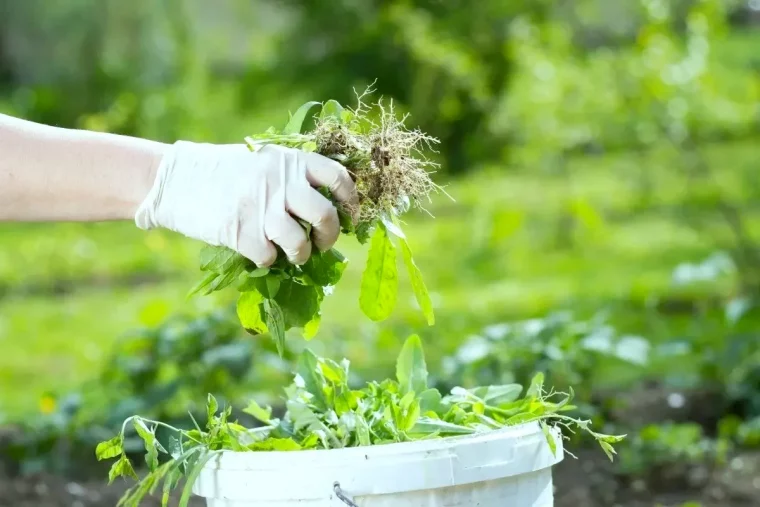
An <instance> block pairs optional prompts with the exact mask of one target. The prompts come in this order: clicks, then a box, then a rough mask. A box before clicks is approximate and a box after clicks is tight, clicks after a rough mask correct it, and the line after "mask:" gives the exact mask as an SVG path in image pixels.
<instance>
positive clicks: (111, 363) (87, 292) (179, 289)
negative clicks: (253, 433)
mask: <svg viewBox="0 0 760 507" xmlns="http://www.w3.org/2000/svg"><path fill="white" fill-rule="evenodd" d="M756 20H757V15H756V14H753V11H752V10H751V9H749V8H748V7H747V6H746V5H745V3H744V2H740V1H734V0H678V1H671V2H668V1H665V0H639V1H631V2H608V1H605V0H579V1H576V2H560V3H558V2H549V1H545V0H541V1H536V0H533V1H528V0H520V1H511V2H505V1H499V0H484V1H481V2H477V3H472V2H465V1H463V0H452V1H440V0H382V1H381V0H352V1H338V2H333V3H332V4H330V6H329V7H326V5H325V3H324V2H314V1H296V0H286V1H274V0H253V1H251V0H246V1H243V0H219V1H218V2H214V3H213V4H212V3H208V2H200V1H197V0H169V1H166V2H150V1H148V0H137V1H135V2H132V3H124V2H116V1H115V0H102V1H95V0H76V1H71V2H66V3H55V4H50V3H49V2H43V1H42V0H27V1H26V2H15V1H13V0H0V111H2V112H7V113H10V114H15V115H19V116H22V117H26V118H29V119H32V120H37V121H40V122H45V123H54V124H60V125H65V126H71V127H80V128H87V129H94V130H104V131H112V132H119V133H125V134H131V135H139V136H145V137H149V138H155V139H160V140H164V141H173V140H175V139H180V138H183V139H191V140H203V141H210V142H240V141H242V138H243V136H245V135H248V134H251V133H255V132H257V131H260V130H262V129H264V128H266V127H267V126H269V125H270V124H272V123H273V122H278V121H279V119H280V118H281V117H282V114H283V111H284V110H287V109H290V110H293V109H294V108H295V107H296V106H297V105H299V104H300V103H302V102H303V101H304V100H324V99H327V98H335V99H337V100H339V101H341V102H350V101H351V90H352V87H354V88H357V89H363V88H364V87H365V86H367V85H368V84H370V83H372V82H376V88H377V90H378V93H379V94H382V95H383V96H384V97H386V98H387V99H393V100H394V102H395V104H396V106H397V107H398V108H399V111H401V112H409V113H411V118H410V120H409V121H410V123H411V124H412V125H419V126H420V127H421V128H422V129H423V130H425V131H427V132H430V133H431V134H433V135H435V136H437V137H439V138H441V140H442V144H441V153H440V154H439V155H438V156H439V157H440V159H441V160H440V161H441V162H442V165H443V170H442V171H443V174H440V175H437V176H436V178H437V179H438V181H439V182H440V183H446V184H449V186H448V187H447V190H448V191H449V192H450V193H451V194H452V195H453V196H454V198H455V199H456V202H453V203H452V202H446V201H441V202H435V203H433V204H432V206H431V211H432V212H433V214H434V215H435V217H436V219H435V220H430V219H429V218H426V219H425V220H424V221H423V220H417V219H415V218H414V217H412V218H411V219H410V220H409V224H408V226H405V231H407V234H408V236H409V240H410V243H411V247H412V249H413V250H414V252H415V255H416V257H417V259H418V261H417V262H418V264H419V265H420V268H421V269H422V271H423V272H424V273H425V276H426V282H427V285H428V287H429V289H430V290H431V292H432V296H433V304H434V305H435V307H436V317H437V324H436V326H435V327H433V328H427V327H426V326H424V322H423V321H422V320H421V319H420V317H419V316H418V312H417V309H416V307H415V303H414V302H413V296H412V294H411V293H408V294H401V295H400V299H399V309H398V315H395V316H394V318H392V319H391V320H390V321H389V322H387V323H385V324H384V325H382V326H376V325H373V324H371V323H370V322H368V321H366V319H362V318H360V317H359V316H360V315H361V313H360V310H359V308H358V306H357V304H356V300H357V294H358V286H359V279H360V275H361V273H360V270H358V269H357V266H361V265H362V264H363V263H362V262H361V261H362V260H363V259H362V258H361V253H360V250H358V249H357V248H356V247H355V246H351V245H348V244H346V245H342V244H339V248H340V249H341V251H344V252H345V253H346V254H347V256H348V258H349V260H350V264H349V267H348V269H347V271H346V273H345V275H344V278H345V281H344V282H343V284H344V286H345V287H341V288H340V290H338V291H336V293H335V294H334V295H333V296H331V297H329V298H326V300H325V305H324V318H323V320H322V325H323V330H322V332H321V333H320V338H319V339H317V340H315V341H314V342H312V343H311V344H310V346H312V347H313V348H314V349H315V352H317V353H318V354H320V355H324V356H328V357H348V358H350V359H351V361H352V371H355V372H357V375H359V376H361V377H363V378H373V379H377V378H384V377H386V376H388V375H390V374H392V368H393V359H394V353H393V352H394V351H395V350H397V349H398V344H399V343H400V340H401V338H402V337H404V336H407V335H408V334H410V333H411V332H419V333H420V335H421V336H422V338H423V340H424V342H425V343H426V349H427V351H428V358H427V359H428V365H429V368H430V371H431V375H432V377H433V380H434V381H435V382H436V384H437V385H439V386H441V388H442V389H449V388H450V387H452V386H454V385H458V384H463V385H465V386H473V385H477V384H488V383H503V382H512V381H517V382H523V383H524V382H526V381H527V380H528V379H526V376H527V375H528V374H530V373H532V372H533V371H535V370H541V371H543V372H545V373H546V375H547V384H548V385H550V384H553V385H556V386H557V387H558V388H559V389H567V388H569V387H570V386H572V387H573V388H575V390H576V392H577V394H578V397H579V402H580V403H579V405H580V407H581V409H582V410H584V411H585V412H586V414H587V415H591V416H593V417H594V418H595V420H596V421H598V422H599V423H607V424H612V425H616V426H618V427H619V428H620V429H622V430H623V432H624V431H629V430H630V431H631V435H632V438H631V440H630V443H629V444H628V447H627V448H624V449H621V451H620V454H621V456H625V459H624V460H623V468H621V469H620V470H621V473H625V474H629V475H632V476H638V475H641V474H642V471H649V472H651V471H653V470H659V469H660V468H662V467H669V466H671V465H672V464H673V463H694V462H698V463H706V462H708V463H714V462H715V461H716V457H721V458H722V457H723V456H724V455H725V453H727V452H733V451H734V447H735V446H738V447H742V446H743V447H756V446H758V445H760V436H759V435H760V430H758V428H760V425H759V423H758V421H759V420H760V419H759V418H760V366H759V365H760V355H759V354H760V333H758V329H760V313H758V302H759V301H758V297H759V296H760V243H759V241H760V213H759V211H760V210H759V209H758V203H760V171H758V153H760V152H759V150H758V143H759V142H760V129H759V128H758V127H759V126H760V121H759V120H760V53H758V51H757V48H758V46H759V45H760V30H758V27H757V25H756V23H757V21H756ZM199 246H200V245H198V244H197V243H195V242H192V241H189V240H186V239H183V238H178V237H176V236H175V235H172V234H169V233H166V232H163V231H154V232H152V233H150V234H144V233H142V232H140V231H136V230H134V228H133V227H132V226H131V225H130V224H98V225H91V224H87V225H83V224H57V225H51V224H39V225H35V226H31V225H19V224H15V225H3V226H2V227H0V344H1V346H2V347H3V349H4V350H5V351H7V353H6V354H3V357H2V358H0V383H2V384H3V385H4V386H8V387H9V388H8V389H4V390H3V391H2V392H0V421H1V420H3V419H4V420H10V421H17V420H21V419H23V418H24V416H25V415H26V414H30V413H31V414H35V416H34V419H35V424H36V425H33V428H35V430H34V431H33V432H32V433H33V434H36V435H37V437H38V438H37V439H32V440H31V441H26V442H25V443H24V445H22V446H20V447H18V449H26V451H24V452H25V453H26V454H25V456H26V458H25V459H26V460H27V461H28V462H30V463H31V465H29V467H30V468H32V469H33V468H34V467H35V466H38V465H39V462H38V461H35V460H38V459H39V458H42V459H43V461H44V458H45V456H46V455H47V454H46V453H53V451H52V448H53V447H54V445H53V444H55V443H56V442H58V439H59V437H61V436H64V437H70V438H75V439H79V438H88V439H91V440H92V439H97V438H101V437H102V435H101V434H99V433H98V432H102V431H103V428H106V427H108V426H109V425H111V424H113V421H114V420H116V419H120V418H121V417H123V415H119V414H123V411H124V412H129V411H130V410H131V411H135V410H137V411H141V412H142V413H141V415H144V416H151V417H157V418H162V417H165V418H174V417H176V416H178V415H182V413H183V412H184V411H185V410H188V409H189V410H194V408H195V406H196V404H198V403H202V402H203V400H205V391H211V392H213V393H214V395H216V396H217V397H219V398H220V399H237V398H245V397H247V396H249V395H251V394H252V393H257V396H259V397H260V396H261V393H264V394H266V393H268V394H270V395H272V396H274V394H273V393H278V392H279V390H280V388H281V387H282V385H283V384H284V382H285V381H286V376H285V375H284V374H283V371H284V369H287V364H282V363H279V362H278V361H277V360H275V359H274V356H273V355H272V351H271V350H270V349H269V348H267V347H268V343H269V342H268V341H266V340H264V341H262V342H258V341H251V338H249V337H246V336H245V335H244V334H242V333H237V332H236V331H235V330H234V329H232V328H231V327H230V326H231V325H232V326H234V324H235V319H234V318H230V319H229V321H228V320H226V319H225V318H224V317H220V316H219V315H224V313H220V314H214V313H213V312H214V311H215V310H216V309H218V308H226V306H225V305H227V304H228V303H229V302H230V298H227V297H226V296H225V295H220V297H219V298H218V299H215V300H213V301H206V302H198V301H197V300H196V301H195V302H193V303H192V304H191V303H188V302H187V301H185V300H184V296H185V289H186V287H188V286H189V285H188V284H190V283H191V282H192V281H193V280H194V279H195V278H196V277H197V274H198V273H197V271H196V268H197V262H196V253H197V250H198V248H199ZM402 285H403V284H402ZM178 310H183V311H185V313H187V314H190V316H189V317H182V318H179V317H178V318H177V320H174V319H173V318H170V319H168V320H167V316H169V315H173V314H174V313H175V312H176V311H178ZM224 311H226V310H224ZM198 315H200V316H198ZM215 315H216V316H215ZM138 325H139V326H140V328H141V329H142V331H139V332H138V333H136V334H132V335H129V334H127V335H126V337H124V336H125V333H126V331H127V330H128V329H130V328H133V327H136V326H138ZM120 337H124V338H123V339H120ZM289 346H290V347H291V352H297V349H298V348H299V347H301V346H302V342H301V341H299V340H297V339H295V338H294V339H291V340H290V341H289ZM110 350H112V352H109V351H110ZM29 378H32V380H28V379H29ZM356 380H358V379H356ZM88 381H89V383H88ZM649 384H653V385H655V386H657V389H660V390H664V392H665V393H671V394H674V395H677V396H676V397H675V398H673V399H676V400H679V399H681V398H679V396H682V397H684V398H685V399H686V400H687V401H688V400H689V396H690V395H691V393H693V392H694V391H697V390H700V389H703V390H709V391H710V392H714V393H717V399H716V400H712V401H710V402H709V403H708V402H702V405H701V407H702V409H704V411H705V412H707V413H708V414H707V415H706V416H705V417H704V418H703V419H700V420H698V421H692V422H689V423H684V421H683V420H680V421H671V419H674V418H675V419H677V417H671V416H672V415H673V414H676V415H678V414H681V417H682V419H683V415H682V413H680V412H678V411H677V410H676V409H674V407H671V406H669V403H670V402H667V401H664V402H657V403H659V404H658V405H657V407H658V409H659V408H663V407H665V408H667V409H668V411H662V413H661V412H660V411H659V410H652V411H651V415H652V417H654V418H655V419H657V418H659V419H657V420H655V421H652V420H649V421H644V422H641V421H639V420H638V419H637V418H636V417H631V416H630V415H625V414H626V413H625V412H624V411H622V412H621V411H620V407H623V406H627V404H630V407H629V408H631V410H632V411H634V412H637V414H635V415H642V413H643V415H650V411H648V410H647V409H644V408H642V407H643V406H645V405H646V404H645V403H644V404H642V402H641V401H640V400H639V401H636V400H634V401H633V402H629V400H622V399H621V398H622V397H623V396H622V395H623V394H625V393H627V391H629V390H632V389H633V388H634V387H635V386H638V385H649ZM167 390H169V391H170V393H169V394H166V392H167ZM72 393H74V394H73V395H72ZM157 393H159V394H157ZM82 394H85V396H82ZM650 398H652V399H648V400H646V401H647V402H648V403H650V402H651V403H655V400H654V398H653V397H651V396H650ZM665 399H666V400H670V399H671V397H668V396H665ZM276 401H277V400H276V399H273V403H275V404H276ZM75 402H76V403H75ZM592 407H595V408H592ZM621 413H622V414H624V415H622V416H621V415H620V414H621ZM630 413H631V412H628V414H630ZM62 414H63V415H62ZM109 429H111V428H109ZM56 445H57V444H56ZM30 449H31V450H30ZM19 452H20V453H21V451H19ZM22 454H23V453H22ZM718 461H719V460H718ZM35 463H36V464H35Z"/></svg>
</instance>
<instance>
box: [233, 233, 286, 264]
mask: <svg viewBox="0 0 760 507" xmlns="http://www.w3.org/2000/svg"><path fill="white" fill-rule="evenodd" d="M237 251H238V252H239V253H240V254H241V255H242V256H244V257H246V258H248V259H249V260H251V261H252V262H253V263H254V264H256V266H259V267H268V266H271V265H272V264H274V261H276V260H277V249H276V248H275V246H274V245H273V244H272V242H271V241H269V240H268V239H267V238H266V236H265V235H264V232H263V231H261V230H259V228H257V227H253V226H251V225H248V224H246V223H245V222H244V223H243V224H242V225H241V227H240V232H239V233H238V244H237Z"/></svg>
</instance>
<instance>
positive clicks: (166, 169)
mask: <svg viewBox="0 0 760 507" xmlns="http://www.w3.org/2000/svg"><path fill="white" fill-rule="evenodd" d="M183 144H192V143H189V142H188V141H177V142H175V143H174V144H173V145H171V146H170V147H169V148H168V149H167V150H166V153H164V156H163V157H162V158H161V162H160V163H159V165H158V170H157V171H156V179H155V180H154V181H153V186H152V187H151V189H150V191H149V192H148V195H146V196H145V199H143V201H142V203H141V204H140V206H139V207H138V208H137V211H136V212H135V225H137V227H138V228H139V229H142V230H146V231H147V230H151V229H155V228H157V227H160V226H161V224H159V223H158V218H157V213H158V206H159V204H160V203H161V196H162V195H163V192H164V188H165V185H166V182H167V180H168V179H169V175H170V174H171V172H172V171H173V170H174V165H175V160H176V159H177V151H178V150H179V149H181V145H183Z"/></svg>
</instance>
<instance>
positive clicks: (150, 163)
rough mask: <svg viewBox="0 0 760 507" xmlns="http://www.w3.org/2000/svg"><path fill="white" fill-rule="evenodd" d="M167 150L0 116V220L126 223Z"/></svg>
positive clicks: (129, 139) (133, 140)
mask: <svg viewBox="0 0 760 507" xmlns="http://www.w3.org/2000/svg"><path fill="white" fill-rule="evenodd" d="M165 149H166V145H164V144H161V143H157V142H153V141H147V140H144V139H137V138H132V137H126V136H118V135H113V134H103V133H97V132H87V131H81V130H70V129H62V128H56V127H49V126H45V125H39V124H36V123H32V122H28V121H24V120H19V119H16V118H11V117H9V116H5V115H2V114H0V221H2V220H18V221H47V220H51V221H53V220H57V221H68V220H76V221H88V220H92V221H97V220H126V219H132V218H133V217H134V213H135V210H136V209H137V207H138V206H139V205H140V203H141V202H142V200H143V199H144V198H145V196H146V195H147V193H148V191H149V189H150V187H151V185H152V184H153V181H154V179H155V175H156V170H157V168H158V165H159V162H160V160H161V157H162V155H163V153H164V151H165Z"/></svg>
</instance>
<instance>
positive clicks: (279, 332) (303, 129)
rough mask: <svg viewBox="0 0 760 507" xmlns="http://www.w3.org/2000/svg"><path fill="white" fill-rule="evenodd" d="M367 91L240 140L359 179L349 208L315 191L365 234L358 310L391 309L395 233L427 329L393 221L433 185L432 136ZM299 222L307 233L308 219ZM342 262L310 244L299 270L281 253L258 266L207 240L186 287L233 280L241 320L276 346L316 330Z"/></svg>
mask: <svg viewBox="0 0 760 507" xmlns="http://www.w3.org/2000/svg"><path fill="white" fill-rule="evenodd" d="M368 92H370V90H368ZM365 95H366V94H365ZM365 95H360V96H359V97H358V106H357V107H356V108H355V109H349V108H344V107H343V106H342V105H340V104H339V103H338V102H336V101H334V100H330V101H327V102H325V103H324V104H322V103H319V102H307V103H306V104H304V105H303V106H301V107H300V108H299V109H298V110H297V111H296V113H295V114H293V115H292V116H291V118H290V121H289V122H288V124H287V125H286V126H285V128H284V129H283V130H281V131H279V130H276V129H274V128H270V129H269V130H267V131H266V132H265V133H263V134H258V135H254V136H250V137H248V138H246V142H247V144H248V146H249V147H250V149H251V150H254V151H255V150H257V149H259V148H260V147H262V146H264V145H267V144H277V145H282V146H288V147H291V148H296V149H300V150H304V151H309V152H317V153H319V154H321V155H324V156H326V157H329V158H332V159H334V160H337V161H338V162H340V163H341V164H343V165H344V166H345V167H346V168H347V170H348V172H349V174H350V175H351V177H352V179H353V180H354V182H355V183H356V187H357V191H358V195H359V204H358V206H357V207H356V208H355V209H348V208H347V207H346V206H345V205H342V204H340V203H337V202H335V201H334V199H332V196H331V194H330V192H329V190H326V189H321V191H322V192H323V194H324V195H325V196H326V197H328V198H330V199H331V200H333V201H334V202H335V204H336V207H337V208H338V214H339V217H340V223H341V231H342V233H343V234H348V235H353V236H355V237H356V238H357V239H358V240H359V242H360V243H362V244H364V243H366V242H367V241H370V240H371V241H370V250H369V256H368V259H367V265H366V268H365V270H364V274H363V277H362V282H361V293H360V296H359V303H360V306H361V309H362V311H363V312H364V313H365V314H366V315H367V316H368V317H369V318H371V319H372V320H374V321H380V320H383V319H385V318H387V317H388V316H389V315H390V314H391V312H392V311H393V309H394V307H395V304H396V298H397V295H396V293H397V290H398V273H397V268H396V246H395V245H394V242H393V241H392V240H391V237H394V238H395V239H396V242H397V243H398V244H399V246H400V248H401V253H402V257H403V259H404V263H405V264H406V267H407V270H408V271H409V278H410V280H411V284H412V288H413V289H414V294H415V296H416V298H417V302H418V303H419V306H420V308H421V310H422V312H423V314H424V315H425V317H426V319H427V321H428V323H429V324H430V325H432V324H433V322H434V320H435V317H434V314H433V305H432V302H431V300H430V296H429V295H428V291H427V288H426V287H425V283H424V281H423V279H422V275H421V273H420V270H419V269H418V267H417V266H416V264H415V262H414V259H413V257H412V251H411V249H410V248H409V244H408V243H407V241H406V237H405V236H404V233H403V231H402V230H401V227H400V224H399V217H400V216H401V215H402V214H403V213H405V212H406V211H408V210H409V209H410V208H411V207H417V208H422V207H423V201H424V200H425V199H428V198H429V196H430V194H431V193H432V192H434V191H436V190H439V188H440V187H438V186H437V185H435V184H434V183H433V181H432V180H431V179H430V175H429V174H428V170H427V169H429V168H431V167H434V166H435V164H434V163H433V162H431V161H429V160H427V159H426V158H425V156H424V155H423V149H425V148H429V147H430V146H431V145H432V144H433V143H436V142H437V141H436V140H435V139H434V138H432V137H429V136H427V135H425V134H423V133H421V132H419V131H418V130H408V129H407V128H406V127H405V126H404V120H405V118H403V119H401V120H399V119H398V118H397V117H396V115H395V113H394V110H393V107H392V104H391V105H390V106H389V107H387V108H386V107H384V106H383V104H382V103H380V102H378V103H377V104H375V105H374V106H372V107H370V106H368V105H366V104H365V103H364V102H363V97H364V96H365ZM373 118H376V119H373ZM302 225H303V226H304V228H305V229H306V230H307V233H309V234H310V226H309V224H306V223H303V222H302ZM345 267H346V259H345V258H344V256H343V255H341V254H340V252H338V251H337V250H335V249H331V250H329V251H327V252H319V251H317V250H316V249H314V251H313V253H312V255H311V257H310V258H309V260H308V261H307V262H306V263H305V264H304V265H302V266H296V265H293V264H291V263H290V262H288V260H287V258H286V257H285V256H284V255H282V252H280V255H279V256H278V258H277V261H276V262H275V263H274V265H272V266H270V267H258V266H256V265H255V264H254V263H253V262H251V261H250V260H248V259H246V258H245V257H243V256H242V255H240V254H238V253H236V252H235V251H233V250H231V249H229V248H226V247H214V246H209V247H207V248H205V249H204V250H203V252H202V254H201V270H203V271H205V272H207V273H208V274H207V276H206V277H205V278H204V279H203V280H202V281H201V282H200V283H199V284H198V285H197V286H196V287H195V289H194V290H193V293H198V292H203V293H205V294H209V293H212V292H214V291H219V290H222V289H224V288H226V287H229V286H231V285H233V284H234V285H235V286H236V288H237V290H238V291H240V297H239V299H238V305H237V308H238V317H239V318H240V321H241V323H242V325H243V326H244V327H245V329H246V330H248V331H249V332H251V333H253V334H260V333H266V332H268V333H269V334H271V336H272V337H273V338H274V339H275V342H276V343H277V347H278V350H280V352H282V350H283V349H284V341H285V331H287V330H288V329H290V328H303V335H304V337H305V338H307V339H309V338H311V337H313V336H314V335H315V334H316V332H317V330H318V328H319V323H320V306H321V303H322V300H323V299H324V297H325V295H327V294H329V293H330V291H331V290H332V287H333V286H335V285H336V284H337V283H338V282H339V281H340V279H341V275H342V274H343V271H344V269H345Z"/></svg>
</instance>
